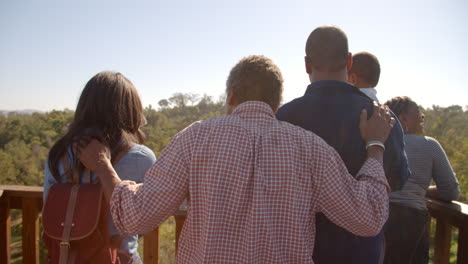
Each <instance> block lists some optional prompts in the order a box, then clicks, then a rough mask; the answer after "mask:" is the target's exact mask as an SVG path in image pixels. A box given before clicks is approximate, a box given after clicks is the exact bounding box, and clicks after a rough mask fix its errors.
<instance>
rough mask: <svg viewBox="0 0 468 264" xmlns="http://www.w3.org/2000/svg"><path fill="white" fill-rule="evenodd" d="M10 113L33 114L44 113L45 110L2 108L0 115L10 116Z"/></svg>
mask: <svg viewBox="0 0 468 264" xmlns="http://www.w3.org/2000/svg"><path fill="white" fill-rule="evenodd" d="M10 113H15V114H17V115H31V114H33V113H41V114H44V113H45V112H44V111H39V110H34V109H24V110H14V111H5V110H0V115H3V116H8V115H9V114H10Z"/></svg>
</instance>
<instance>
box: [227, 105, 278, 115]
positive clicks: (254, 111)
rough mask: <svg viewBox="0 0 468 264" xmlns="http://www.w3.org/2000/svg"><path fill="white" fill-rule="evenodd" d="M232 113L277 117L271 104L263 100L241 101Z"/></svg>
mask: <svg viewBox="0 0 468 264" xmlns="http://www.w3.org/2000/svg"><path fill="white" fill-rule="evenodd" d="M232 114H233V115H240V116H246V117H249V116H251V117H258V116H265V117H271V118H275V113H273V110H272V109H271V106H270V105H268V104H267V103H265V102H261V101H247V102H244V103H241V104H239V105H238V106H236V108H234V110H233V111H232Z"/></svg>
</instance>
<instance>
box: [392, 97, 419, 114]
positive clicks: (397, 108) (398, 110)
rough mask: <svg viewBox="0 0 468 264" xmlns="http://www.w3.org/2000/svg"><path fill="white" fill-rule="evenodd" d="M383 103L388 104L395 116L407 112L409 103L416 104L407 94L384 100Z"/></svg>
mask: <svg viewBox="0 0 468 264" xmlns="http://www.w3.org/2000/svg"><path fill="white" fill-rule="evenodd" d="M385 105H386V106H388V108H390V110H392V112H393V113H394V114H395V115H396V116H400V115H401V114H405V113H407V112H408V109H409V107H410V106H411V105H416V106H417V104H416V103H415V102H414V101H413V100H411V98H409V97H408V96H397V97H394V98H392V99H390V100H388V101H387V102H385Z"/></svg>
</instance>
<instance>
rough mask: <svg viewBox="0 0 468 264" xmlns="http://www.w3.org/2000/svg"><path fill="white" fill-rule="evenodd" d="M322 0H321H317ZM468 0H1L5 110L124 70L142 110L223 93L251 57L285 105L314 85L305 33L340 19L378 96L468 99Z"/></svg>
mask: <svg viewBox="0 0 468 264" xmlns="http://www.w3.org/2000/svg"><path fill="white" fill-rule="evenodd" d="M320 2H322V3H320ZM466 14H468V2H467V1H464V0H450V1H442V0H441V1H432V0H427V1H400V0H397V1H388V2H384V1H376V0H369V1H349V0H348V1H310V0H305V1H295V0H290V1H273V0H268V1H253V0H250V1H247V0H236V1H226V2H224V1H203V0H200V1H101V0H80V1H60V0H57V1H52V0H42V1H28V0H3V1H0V36H1V41H0V110H21V109H37V110H43V111H49V110H52V109H58V110H62V109H64V108H69V109H74V108H75V106H76V103H77V100H78V97H79V95H80V92H81V90H82V89H83V87H84V85H85V83H86V82H87V81H88V80H89V79H90V78H91V77H92V76H93V75H94V74H96V73H97V72H99V71H102V70H115V71H120V72H122V73H123V74H124V75H126V76H127V77H128V78H129V79H130V80H131V81H132V82H133V83H134V84H135V86H136V87H137V89H138V91H139V93H140V95H141V97H142V99H143V103H144V105H145V106H147V105H149V104H152V105H153V106H157V102H158V101H159V100H161V99H165V98H168V97H170V96H171V95H172V94H173V93H175V92H183V93H188V92H193V93H197V94H201V95H202V94H207V95H211V96H214V97H215V98H217V97H218V96H219V95H221V94H222V93H223V92H224V89H225V80H226V78H227V75H228V73H229V70H230V68H231V67H232V66H233V65H234V64H235V63H236V62H237V61H238V60H239V59H240V58H242V57H243V56H246V55H250V54H263V55H265V56H267V57H270V58H271V59H273V61H274V62H275V63H276V64H277V65H278V66H279V67H280V69H281V71H282V73H283V77H284V79H285V90H284V94H283V98H284V99H283V102H287V101H289V100H292V99H294V98H296V97H298V96H301V95H302V94H303V93H304V91H305V88H306V86H307V84H308V77H307V75H306V73H305V70H304V65H303V56H304V46H305V41H306V39H307V37H308V35H309V33H310V32H311V31H312V30H313V29H314V28H315V27H317V26H320V25H326V24H328V25H330V24H331V25H337V26H339V27H341V28H342V29H343V30H344V31H345V32H346V33H347V35H348V39H349V45H350V51H351V52H358V51H369V52H371V53H374V54H375V55H376V56H377V57H378V58H379V60H380V63H381V67H382V74H381V79H380V83H379V85H378V87H377V89H378V96H379V98H380V99H381V101H385V100H387V99H389V98H391V97H393V96H398V95H408V96H410V97H412V98H413V99H414V100H415V101H417V102H418V103H419V104H422V105H423V106H425V107H429V106H431V105H433V104H436V105H441V106H449V105H453V104H458V105H462V106H465V105H468V83H467V78H466V73H468V16H467V15H466Z"/></svg>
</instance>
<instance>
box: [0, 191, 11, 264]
mask: <svg viewBox="0 0 468 264" xmlns="http://www.w3.org/2000/svg"><path fill="white" fill-rule="evenodd" d="M2 195H3V190H0V263H10V257H11V252H10V242H11V229H10V227H11V217H10V203H9V200H8V198H7V197H5V196H3V197H2Z"/></svg>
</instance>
